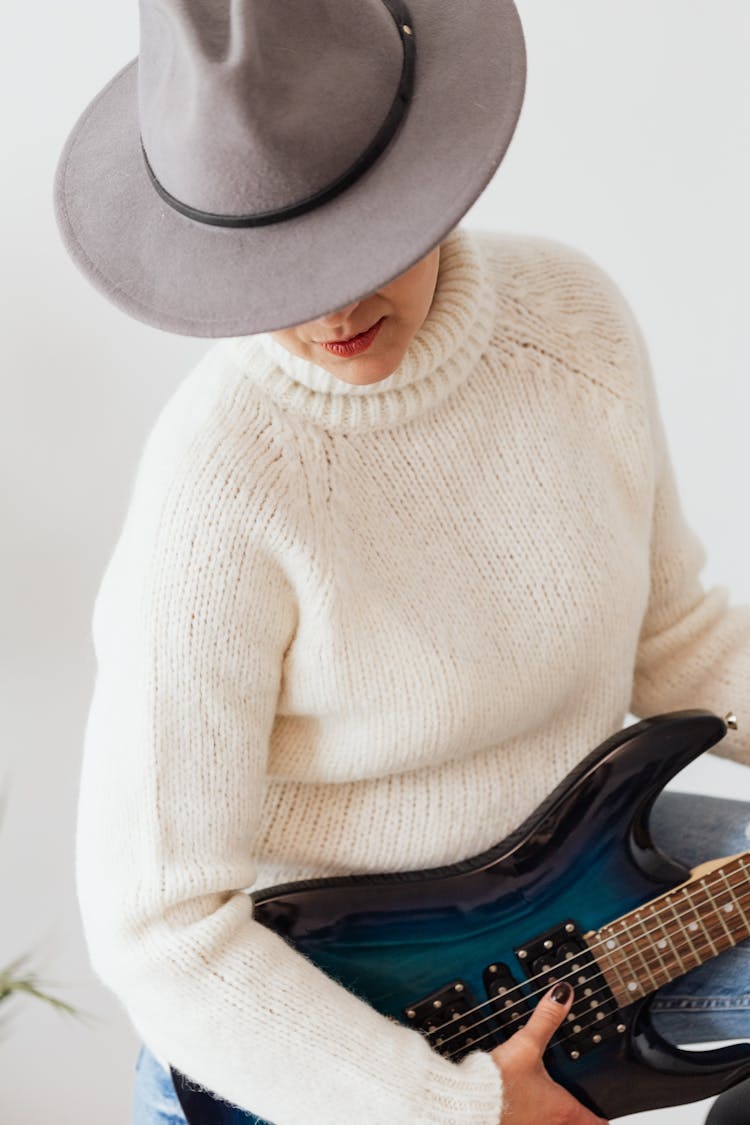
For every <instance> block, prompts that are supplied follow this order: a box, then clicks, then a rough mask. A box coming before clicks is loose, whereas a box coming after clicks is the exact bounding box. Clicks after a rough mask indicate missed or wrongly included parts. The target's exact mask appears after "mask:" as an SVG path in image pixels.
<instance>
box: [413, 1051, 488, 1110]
mask: <svg viewBox="0 0 750 1125" xmlns="http://www.w3.org/2000/svg"><path fill="white" fill-rule="evenodd" d="M433 1054H434V1055H435V1064H434V1067H433V1068H432V1073H431V1074H430V1076H429V1087H428V1091H427V1097H426V1100H425V1101H424V1102H423V1103H422V1105H420V1107H419V1112H418V1113H417V1114H416V1115H415V1118H416V1120H418V1121H422V1119H423V1118H422V1114H424V1115H425V1116H424V1120H425V1121H430V1122H432V1125H499V1122H500V1114H501V1111H502V1107H503V1080H502V1075H501V1074H500V1069H499V1067H498V1066H497V1064H496V1063H495V1062H494V1061H493V1060H492V1058H491V1057H490V1055H489V1054H488V1052H487V1051H479V1050H477V1051H472V1052H471V1053H470V1054H468V1055H467V1056H466V1058H465V1059H463V1060H462V1061H461V1062H460V1063H458V1064H455V1063H451V1064H449V1065H448V1066H447V1067H446V1060H445V1059H443V1058H442V1057H441V1056H440V1055H438V1054H437V1052H435V1051H433Z"/></svg>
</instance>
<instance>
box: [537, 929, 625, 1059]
mask: <svg viewBox="0 0 750 1125" xmlns="http://www.w3.org/2000/svg"><path fill="white" fill-rule="evenodd" d="M515 953H516V956H517V957H518V959H519V961H520V962H521V965H522V966H523V968H524V971H525V973H526V975H527V976H528V977H529V978H531V979H532V980H534V981H535V982H536V983H537V988H538V990H539V992H540V993H541V992H546V990H547V989H548V988H549V987H550V986H551V985H552V984H554V983H555V981H558V980H567V981H568V982H569V983H570V984H571V985H572V986H573V1004H572V1006H571V1009H570V1011H569V1012H568V1015H567V1017H566V1019H565V1022H564V1023H563V1025H562V1027H561V1028H559V1029H558V1031H556V1032H555V1034H554V1035H553V1036H552V1038H551V1040H550V1046H559V1047H560V1048H561V1049H562V1050H564V1051H565V1053H566V1054H567V1055H568V1057H569V1058H571V1059H573V1060H574V1061H575V1060H576V1059H579V1058H580V1057H581V1055H583V1054H585V1053H586V1052H587V1051H591V1050H594V1049H595V1048H596V1047H598V1046H599V1044H600V1043H602V1042H603V1041H604V1040H605V1039H609V1038H611V1037H612V1036H613V1035H617V1034H619V1033H621V1032H622V1030H623V1028H624V1025H623V1024H622V1023H621V1016H620V1011H619V1008H618V1007H617V1001H616V1000H615V998H614V996H613V994H612V991H611V989H610V988H609V985H608V984H607V982H606V980H605V978H604V975H603V973H602V972H601V970H600V969H599V966H598V965H597V963H596V960H595V958H594V955H593V953H592V952H591V950H590V949H589V947H588V945H587V944H586V940H585V938H584V937H583V934H582V933H581V930H580V929H579V928H578V927H577V926H576V924H575V923H574V922H571V921H567V922H562V923H561V924H560V925H559V926H555V927H553V928H552V929H550V930H546V931H545V932H544V933H542V934H539V935H538V936H537V937H535V938H534V939H533V940H532V941H530V942H527V943H526V944H525V945H523V946H519V947H518V948H517V949H516V950H515ZM540 998H541V997H540Z"/></svg>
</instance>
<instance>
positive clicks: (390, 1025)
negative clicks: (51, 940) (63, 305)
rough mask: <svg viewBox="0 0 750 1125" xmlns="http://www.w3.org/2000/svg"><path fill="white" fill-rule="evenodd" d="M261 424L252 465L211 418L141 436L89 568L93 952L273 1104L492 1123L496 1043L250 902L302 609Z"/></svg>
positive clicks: (289, 1110) (204, 1076) (297, 1122)
mask: <svg viewBox="0 0 750 1125" xmlns="http://www.w3.org/2000/svg"><path fill="white" fill-rule="evenodd" d="M162 428H163V427H162ZM257 430H258V433H259V434H260V435H261V437H259V438H257V439H256V441H255V445H256V446H258V448H257V449H255V448H253V449H252V450H251V452H252V453H253V462H254V465H255V469H254V470H253V471H252V472H251V471H249V469H248V466H247V460H248V449H247V439H245V442H246V445H245V448H244V460H243V459H242V458H240V457H237V456H235V455H234V454H233V453H232V451H231V450H229V451H228V450H227V448H226V447H225V446H224V445H222V443H221V441H219V440H216V434H217V432H218V427H217V425H216V424H215V420H213V421H212V423H211V424H207V425H206V426H205V427H204V428H203V431H202V436H200V438H196V439H195V440H192V441H191V442H190V443H188V445H189V447H186V448H184V449H182V451H181V453H180V455H179V456H177V455H176V454H175V452H174V450H175V448H177V447H176V446H175V445H174V443H172V444H170V442H171V439H170V441H164V442H155V441H154V440H152V441H151V442H150V443H147V446H146V449H145V450H144V453H143V455H142V457H141V460H140V462H139V467H138V471H137V473H136V478H135V487H134V489H133V490H132V492H131V496H130V499H129V506H128V510H127V513H126V517H125V520H124V524H123V526H122V529H121V531H120V535H119V538H118V540H117V542H116V544H115V547H114V550H113V553H112V555H111V557H110V560H109V563H108V565H107V567H106V569H105V572H104V575H103V578H102V581H101V583H100V586H99V591H98V594H97V597H96V601H95V605H94V612H93V620H92V635H93V642H94V652H95V660H96V674H95V683H94V688H93V696H92V699H91V702H90V707H89V713H88V719H87V723H86V729H85V736H84V748H83V761H82V769H81V776H80V785H79V799H78V816H77V828H76V885H77V893H78V899H79V908H80V912H81V918H82V922H83V927H84V935H85V939H86V943H87V949H88V954H89V959H90V963H91V966H92V969H93V971H94V972H95V974H96V975H97V977H98V978H99V979H100V980H101V981H102V983H103V984H104V985H106V986H107V987H108V988H109V989H110V990H111V991H112V992H113V993H114V994H115V995H116V996H117V998H118V999H119V1001H120V1002H121V1004H122V1005H123V1006H124V1008H125V1010H126V1012H127V1014H128V1016H129V1018H130V1020H131V1022H132V1024H133V1025H134V1027H135V1029H136V1031H137V1032H138V1033H139V1035H140V1036H141V1037H142V1039H143V1041H144V1042H145V1043H146V1045H147V1046H148V1047H149V1048H150V1049H151V1050H152V1051H153V1052H154V1053H156V1054H157V1055H159V1056H160V1057H161V1058H163V1059H168V1060H169V1061H170V1062H171V1063H172V1064H173V1065H174V1066H176V1067H177V1068H178V1069H179V1070H180V1071H182V1072H183V1073H184V1074H186V1075H187V1076H188V1077H189V1078H190V1079H192V1080H193V1081H194V1082H196V1083H198V1084H200V1085H202V1086H204V1087H206V1088H207V1089H209V1090H211V1091H213V1092H215V1093H217V1094H218V1095H220V1096H221V1097H222V1098H223V1099H225V1100H226V1101H227V1102H230V1103H231V1104H233V1105H235V1106H237V1107H239V1108H241V1109H243V1110H246V1111H251V1112H253V1113H255V1114H257V1115H259V1116H260V1117H261V1118H264V1119H266V1120H268V1121H271V1122H274V1123H275V1125H302V1123H304V1125H351V1122H352V1121H353V1120H356V1121H358V1122H359V1123H360V1125H381V1122H383V1121H387V1122H389V1123H390V1125H416V1123H423V1125H460V1123H466V1125H498V1120H499V1117H500V1112H501V1104H502V1081H501V1076H500V1072H499V1070H498V1068H497V1067H496V1065H495V1063H494V1062H493V1061H492V1059H491V1058H490V1056H489V1054H487V1053H485V1052H483V1051H474V1052H472V1053H471V1054H470V1055H468V1056H467V1057H466V1058H464V1060H463V1061H462V1062H461V1063H459V1064H456V1063H453V1062H450V1061H449V1060H447V1059H445V1058H443V1057H442V1056H441V1055H439V1054H438V1053H437V1052H436V1051H435V1050H433V1048H432V1047H431V1046H430V1045H429V1044H428V1043H427V1041H426V1040H425V1039H424V1038H423V1036H422V1035H421V1034H420V1033H419V1032H418V1031H416V1030H414V1029H412V1028H408V1027H406V1026H402V1025H400V1024H398V1023H396V1022H394V1021H392V1020H389V1019H387V1018H386V1017H385V1016H383V1015H381V1014H380V1013H379V1012H377V1011H375V1009H373V1008H371V1007H370V1005H369V1004H367V1003H366V1002H365V1001H364V1000H362V999H361V998H359V997H357V996H355V995H354V994H353V993H351V992H349V991H348V990H347V989H345V988H344V987H343V986H342V985H340V984H339V983H337V982H335V981H334V980H332V978H330V977H328V976H327V975H326V974H325V973H324V972H323V971H322V970H320V969H318V967H317V966H316V965H314V963H313V962H312V961H310V960H309V959H308V958H306V957H305V956H303V955H302V954H301V953H299V952H298V951H297V950H295V949H294V948H293V947H292V946H291V945H289V944H288V943H287V942H285V941H284V940H283V939H282V938H281V937H279V936H278V935H277V934H275V933H273V932H271V931H270V930H268V929H267V928H266V927H264V926H262V925H261V924H260V923H259V922H256V921H255V920H254V919H253V915H252V902H251V900H250V897H249V895H248V894H246V893H244V892H245V891H246V890H248V889H249V888H251V887H252V885H253V883H254V880H255V879H256V867H255V863H254V851H255V847H256V834H257V827H258V823H259V813H260V808H261V802H262V797H263V790H264V777H265V771H266V766H267V757H268V748H269V737H270V734H271V729H272V725H273V722H274V715H275V707H276V702H277V697H278V692H279V686H280V678H281V669H282V661H283V656H284V653H285V650H286V648H287V647H288V645H289V643H290V641H291V639H292V637H293V634H294V630H295V626H296V620H297V617H296V615H297V609H296V602H295V598H294V594H293V590H292V588H291V585H290V582H289V578H288V575H287V574H286V572H285V568H284V565H283V563H282V561H281V559H282V556H281V555H280V553H279V551H278V549H277V548H278V547H279V543H278V541H277V540H275V539H274V538H273V535H272V529H273V527H274V526H275V525H274V524H273V520H274V519H275V518H277V512H276V511H275V510H274V509H275V505H274V504H273V503H272V502H271V499H270V495H271V494H272V492H273V489H274V487H277V488H280V487H281V484H280V481H281V470H280V469H279V467H278V464H277V462H278V460H279V458H278V457H277V456H274V455H273V454H274V453H275V451H274V450H273V449H271V450H270V451H269V449H268V448H262V443H263V437H262V435H263V433H264V431H263V427H257ZM235 453H236V450H235ZM256 454H257V456H256ZM260 482H262V487H261V483H260ZM275 534H278V529H277V532H276V533H275ZM269 544H270V545H269Z"/></svg>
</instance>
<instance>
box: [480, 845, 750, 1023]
mask: <svg viewBox="0 0 750 1125" xmlns="http://www.w3.org/2000/svg"><path fill="white" fill-rule="evenodd" d="M743 867H744V865H743ZM732 874H736V872H732ZM719 880H720V881H723V883H724V886H723V887H722V889H721V891H720V894H726V893H727V890H728V889H733V888H735V887H740V886H742V885H743V883H744V882H745V880H741V881H740V882H739V883H731V884H730V883H728V882H727V880H726V879H724V878H723V876H721V875H720V876H719ZM715 885H716V884H715V883H707V884H704V886H703V887H701V888H699V889H700V890H708V889H709V887H713V886H715ZM670 893H671V892H668V894H670ZM645 905H648V904H647V903H646V904H645ZM680 905H683V904H680ZM691 907H692V908H693V909H694V907H695V904H694V903H688V910H687V911H685V912H684V913H683V914H678V913H677V911H676V910H675V909H674V907H673V906H671V905H668V904H665V905H664V906H662V907H660V908H659V909H658V910H656V911H654V913H653V914H652V915H651V918H652V919H655V918H658V916H659V915H660V914H662V913H664V912H665V911H667V910H671V911H672V914H673V917H674V918H676V919H677V920H679V919H680V918H683V917H686V916H687V915H688V914H689V913H691V909H690V908H691ZM740 910H742V907H740ZM670 920H671V919H670ZM636 924H637V925H642V923H636ZM602 928H605V927H602ZM634 928H635V925H630V926H627V927H626V928H625V929H623V930H622V934H627V933H629V932H630V931H631V930H633V929H634ZM659 929H660V926H657V927H655V928H654V929H651V930H646V931H645V933H642V934H640V935H639V936H636V937H634V938H632V939H631V940H630V941H626V942H624V943H622V942H621V943H620V945H619V946H618V948H617V952H618V953H621V952H622V951H623V950H625V949H627V948H628V946H631V945H635V944H637V942H638V940H639V937H640V938H643V937H645V936H648V934H652V933H656V932H657V931H658V930H659ZM608 941H609V938H602V939H600V940H599V941H596V942H592V944H591V945H587V946H586V947H585V948H584V949H582V950H581V955H582V956H585V955H586V954H587V953H590V954H592V955H593V953H594V950H596V949H599V948H600V947H601V946H603V945H606V944H607V942H608ZM629 960H630V957H629V956H626V958H625V960H624V961H617V962H614V961H613V962H612V967H613V968H617V967H618V966H620V965H625V964H626V963H627V962H628V961H629ZM565 964H566V961H561V962H559V963H558V965H557V966H550V967H549V968H548V969H545V970H544V972H542V973H537V974H536V975H535V976H532V977H529V978H528V979H527V980H525V981H521V982H519V983H518V984H516V985H514V986H513V987H512V988H509V989H508V990H507V991H506V992H505V993H503V1002H505V1000H507V998H508V997H509V996H510V995H511V994H512V993H514V992H520V991H521V990H522V989H523V988H524V987H528V986H529V985H530V984H534V983H535V982H536V981H539V980H541V979H542V978H543V977H544V976H545V975H547V974H549V973H550V972H551V971H552V969H553V968H559V967H561V966H563V965H565ZM576 972H580V969H573V970H571V972H570V973H568V974H567V976H573V974H574V973H576ZM599 972H600V973H601V970H599ZM601 975H603V974H601ZM567 976H565V977H562V978H561V979H562V980H566V979H567ZM545 991H547V989H546V986H545V988H541V989H538V990H537V991H536V992H532V993H529V994H525V995H523V996H521V997H520V998H519V1000H518V1001H517V1002H516V1003H515V1004H514V1005H511V1006H510V1007H509V1008H507V1009H506V1011H511V1010H512V1008H513V1007H518V1006H519V1005H521V1004H523V1003H525V1002H526V1001H527V1000H529V999H532V998H533V997H534V996H537V995H539V994H540V993H542V992H545ZM496 1003H497V997H493V998H492V999H490V1000H484V1001H482V1003H481V1004H477V1005H476V1006H475V1007H474V1008H469V1009H468V1010H467V1011H466V1012H463V1013H462V1015H464V1016H469V1015H471V1014H472V1013H473V1012H477V1011H479V1010H480V1009H481V1008H486V1007H489V1006H490V1005H492V1004H496Z"/></svg>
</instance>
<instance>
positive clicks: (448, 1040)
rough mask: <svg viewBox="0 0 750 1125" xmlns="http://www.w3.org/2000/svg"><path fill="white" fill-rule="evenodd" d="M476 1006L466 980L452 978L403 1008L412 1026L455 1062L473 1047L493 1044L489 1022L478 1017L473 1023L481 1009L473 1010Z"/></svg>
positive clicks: (437, 1049) (488, 1046)
mask: <svg viewBox="0 0 750 1125" xmlns="http://www.w3.org/2000/svg"><path fill="white" fill-rule="evenodd" d="M476 1008H477V1000H476V997H475V996H474V994H473V992H472V990H471V989H470V988H469V986H468V985H467V984H466V981H463V980H455V981H452V983H451V984H447V985H445V986H444V987H443V988H439V989H437V991H435V992H431V993H430V995H429V996H424V997H422V999H421V1000H417V1001H415V1002H414V1003H413V1004H410V1005H409V1006H408V1007H407V1008H404V1009H403V1011H404V1015H405V1016H406V1018H407V1020H408V1022H409V1023H410V1024H411V1025H412V1027H416V1028H417V1030H418V1031H421V1032H422V1034H423V1035H424V1036H425V1037H426V1038H427V1039H428V1040H429V1042H430V1045H431V1046H432V1047H434V1048H435V1050H436V1051H438V1052H439V1053H440V1054H441V1055H445V1056H446V1057H447V1058H450V1059H451V1061H453V1062H458V1061H460V1059H462V1058H463V1057H464V1055H466V1054H468V1053H469V1051H472V1050H475V1049H476V1048H477V1047H481V1048H482V1049H483V1050H485V1051H488V1050H490V1048H491V1047H493V1046H495V1044H496V1039H495V1036H494V1027H493V1026H492V1025H489V1024H488V1023H486V1022H485V1021H484V1020H483V1019H482V1020H481V1022H480V1023H479V1025H478V1026H477V1020H478V1018H480V1019H481V1017H482V1016H483V1015H484V1012H481V1013H476V1012H474V1011H473V1009H476ZM470 1012H471V1015H469V1013H470ZM489 1033H491V1034H489Z"/></svg>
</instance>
